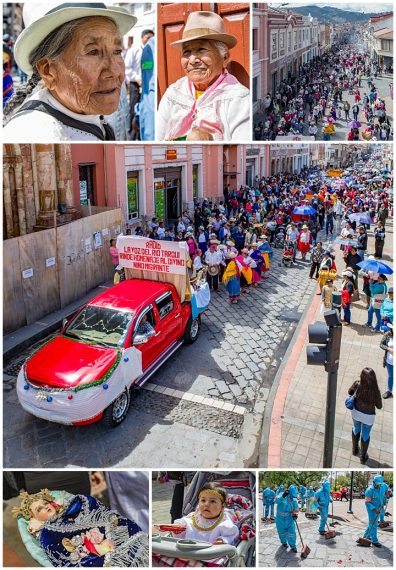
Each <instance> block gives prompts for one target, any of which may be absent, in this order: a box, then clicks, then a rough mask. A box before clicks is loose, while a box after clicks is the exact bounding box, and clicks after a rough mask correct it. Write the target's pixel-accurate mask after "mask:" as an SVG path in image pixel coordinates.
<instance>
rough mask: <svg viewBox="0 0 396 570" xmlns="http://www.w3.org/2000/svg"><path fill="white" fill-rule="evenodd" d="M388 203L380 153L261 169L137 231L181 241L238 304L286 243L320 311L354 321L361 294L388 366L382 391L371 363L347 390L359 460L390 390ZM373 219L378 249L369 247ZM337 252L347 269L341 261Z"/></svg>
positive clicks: (196, 273)
mask: <svg viewBox="0 0 396 570" xmlns="http://www.w3.org/2000/svg"><path fill="white" fill-rule="evenodd" d="M378 167H380V168H378ZM391 207H392V206H391V176H390V174H389V171H388V170H387V169H385V168H382V170H381V162H380V160H372V159H368V160H367V158H366V163H363V162H362V163H361V166H359V167H356V166H355V167H350V168H348V169H347V170H345V171H344V172H343V173H342V175H340V176H338V177H330V176H328V175H327V172H326V171H324V170H321V169H320V168H319V167H315V168H314V169H311V170H309V169H307V168H306V169H303V170H302V171H301V172H300V173H299V174H291V173H282V174H277V175H275V176H270V177H263V178H261V179H259V178H258V177H256V180H255V181H254V183H253V184H252V185H251V186H242V187H240V188H239V189H238V190H236V189H235V190H233V189H231V188H230V186H226V187H225V188H224V191H223V199H222V200H218V201H212V200H209V199H204V200H203V201H202V202H200V203H198V202H197V203H196V204H195V209H194V211H193V212H192V211H187V210H186V211H184V212H183V214H182V216H180V217H179V218H178V219H177V220H176V221H175V223H174V224H172V225H168V226H166V225H165V223H164V221H163V220H158V219H157V218H152V220H151V221H150V223H149V224H148V227H147V228H145V230H143V228H142V227H140V226H138V227H137V228H136V229H135V234H136V235H147V236H148V237H149V238H150V239H154V240H168V241H185V242H186V243H187V246H188V251H189V254H190V278H191V279H192V280H194V279H197V278H198V279H200V280H205V279H206V281H207V282H208V284H209V286H210V289H211V290H212V291H213V292H215V294H216V295H217V294H219V293H221V291H223V290H224V291H225V292H226V293H227V296H228V301H229V303H230V304H232V305H235V304H237V303H239V302H241V299H242V298H243V299H245V300H247V298H248V295H249V293H250V292H251V291H252V290H254V289H256V288H258V287H260V286H261V285H260V284H262V283H263V282H264V281H265V279H267V278H268V277H269V275H270V266H271V268H272V270H273V271H274V272H275V273H276V271H277V268H276V267H274V266H275V263H273V260H271V258H272V257H273V254H274V250H275V249H277V250H279V249H281V251H282V254H281V262H280V264H279V265H282V266H285V268H290V270H291V271H292V270H293V267H295V266H296V265H298V266H299V267H301V265H304V264H306V266H307V279H308V278H310V279H316V280H317V282H318V293H317V294H318V295H321V300H322V308H323V310H326V309H329V308H337V309H338V310H339V315H340V319H341V316H342V319H341V320H342V321H343V325H344V326H346V327H348V326H350V325H351V323H353V304H354V303H355V302H357V301H358V300H359V299H360V296H362V299H364V301H365V307H366V309H367V322H366V323H365V324H363V327H362V328H364V327H367V328H368V330H370V331H371V332H372V333H373V334H375V333H381V334H382V337H381V342H380V341H378V350H380V348H381V349H382V350H383V351H384V367H385V368H386V370H387V374H388V381H387V389H386V391H385V392H384V393H383V395H382V397H381V393H380V389H379V386H378V381H377V375H376V372H375V371H374V370H373V369H372V368H371V367H369V366H368V365H369V363H367V366H366V367H364V368H363V369H362V370H361V373H360V376H359V377H358V378H356V382H354V383H353V384H352V386H351V387H350V390H349V395H350V396H351V398H352V399H353V401H354V407H353V409H352V412H351V413H352V420H353V431H352V453H353V454H354V455H358V456H359V455H360V461H361V463H362V464H365V463H366V462H367V460H368V453H367V450H368V446H369V443H370V433H371V430H372V427H373V424H374V421H375V417H376V414H375V412H376V409H377V410H379V409H381V408H382V400H383V399H387V398H391V397H392V395H393V287H388V277H387V275H388V276H389V275H390V274H391V273H392V269H391V268H390V267H389V266H388V265H387V264H386V263H384V261H383V249H384V243H385V241H386V221H387V219H388V217H389V216H390V212H391ZM372 227H374V231H373V232H372V237H373V238H374V243H375V248H374V249H375V252H373V255H369V249H368V247H369V246H368V232H369V230H368V228H372ZM324 240H326V244H327V245H324V244H323V241H324ZM111 245H112V250H111V253H112V257H113V264H114V267H115V269H116V278H115V282H118V281H119V279H120V275H121V276H122V268H121V267H120V266H119V265H118V257H117V251H116V249H115V243H113V244H111ZM338 248H339V249H340V250H341V251H340V252H338V253H337V249H338ZM340 253H341V254H342V258H341V259H343V260H344V264H345V267H340V266H339V264H340V262H339V259H340ZM336 254H337V255H336ZM336 258H337V263H336ZM337 264H338V267H337ZM288 270H289V269H288ZM336 282H337V283H336ZM335 283H336V285H335ZM222 285H223V286H224V289H223V287H222ZM337 291H338V297H337V296H335V295H334V294H335V293H336V292H337ZM337 299H338V301H337ZM374 319H375V322H374ZM356 326H357V325H354V328H355V327H356ZM359 327H360V325H359ZM360 439H361V442H360ZM359 442H360V446H359Z"/></svg>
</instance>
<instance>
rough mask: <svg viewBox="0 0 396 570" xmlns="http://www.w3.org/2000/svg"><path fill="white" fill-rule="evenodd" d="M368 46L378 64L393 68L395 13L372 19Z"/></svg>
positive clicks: (380, 15)
mask: <svg viewBox="0 0 396 570" xmlns="http://www.w3.org/2000/svg"><path fill="white" fill-rule="evenodd" d="M368 45H369V50H370V55H371V58H372V59H373V60H374V61H375V62H376V63H378V64H379V65H386V66H387V67H393V12H387V13H386V14H379V15H378V16H372V17H371V18H370V22H369V36H368Z"/></svg>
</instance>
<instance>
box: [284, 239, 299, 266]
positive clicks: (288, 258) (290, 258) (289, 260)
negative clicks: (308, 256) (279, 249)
mask: <svg viewBox="0 0 396 570" xmlns="http://www.w3.org/2000/svg"><path fill="white" fill-rule="evenodd" d="M295 255H296V250H295V248H294V244H293V242H291V241H288V242H287V243H286V245H285V249H284V250H283V255H282V262H281V263H282V265H283V266H284V267H292V265H293V264H294V258H295Z"/></svg>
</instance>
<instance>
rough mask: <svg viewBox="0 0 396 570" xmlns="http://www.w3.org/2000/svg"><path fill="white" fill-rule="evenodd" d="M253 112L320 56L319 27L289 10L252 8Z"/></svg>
mask: <svg viewBox="0 0 396 570" xmlns="http://www.w3.org/2000/svg"><path fill="white" fill-rule="evenodd" d="M252 35H253V73H252V86H253V88H252V92H253V111H254V112H256V111H260V110H262V109H260V105H261V103H260V101H261V100H262V99H263V98H264V97H265V95H266V94H267V93H270V94H272V95H274V94H275V93H276V91H277V90H278V87H279V85H280V83H281V82H282V81H287V80H289V79H291V78H292V77H296V76H297V75H298V72H299V69H300V67H301V66H302V65H304V64H305V63H308V62H310V61H311V60H312V59H313V58H314V57H316V56H317V55H319V36H320V32H319V23H318V21H317V20H316V19H315V18H312V17H311V16H303V15H301V14H297V13H296V12H293V11H292V10H291V9H287V8H283V9H279V8H274V7H272V6H269V5H268V4H265V3H254V4H253V30H252Z"/></svg>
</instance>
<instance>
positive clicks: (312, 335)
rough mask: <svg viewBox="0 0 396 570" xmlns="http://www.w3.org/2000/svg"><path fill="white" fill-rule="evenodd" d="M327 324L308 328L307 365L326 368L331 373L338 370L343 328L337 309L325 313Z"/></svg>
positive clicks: (316, 324) (313, 325) (320, 323)
mask: <svg viewBox="0 0 396 570" xmlns="http://www.w3.org/2000/svg"><path fill="white" fill-rule="evenodd" d="M324 318H325V321H326V322H325V323H323V322H319V321H317V322H316V323H313V324H312V325H309V326H308V341H309V343H310V344H309V345H308V346H307V364H313V365H315V366H324V367H325V370H326V371H327V372H329V371H330V370H334V369H337V368H338V363H339V358H340V348H341V335H342V327H341V323H340V319H339V313H338V311H337V310H336V309H332V310H330V311H325V312H324Z"/></svg>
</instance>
